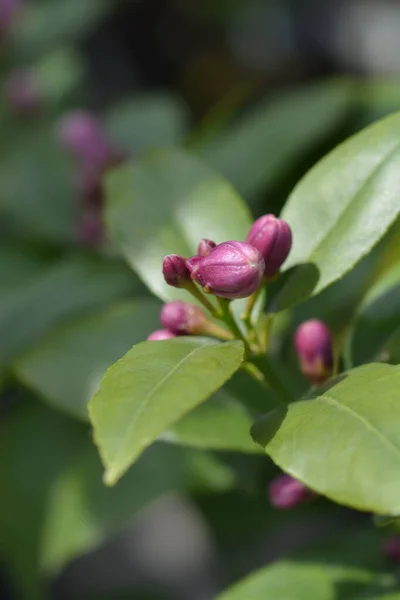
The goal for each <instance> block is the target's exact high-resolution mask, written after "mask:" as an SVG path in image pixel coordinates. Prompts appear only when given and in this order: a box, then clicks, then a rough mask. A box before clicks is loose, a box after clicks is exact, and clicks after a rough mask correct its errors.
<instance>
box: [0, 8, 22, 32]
mask: <svg viewBox="0 0 400 600" xmlns="http://www.w3.org/2000/svg"><path fill="white" fill-rule="evenodd" d="M20 6H21V0H1V1H0V37H3V36H4V35H6V34H7V33H8V30H9V29H10V27H11V24H12V22H13V19H14V17H15V14H16V12H17V11H18V10H19V8H20Z"/></svg>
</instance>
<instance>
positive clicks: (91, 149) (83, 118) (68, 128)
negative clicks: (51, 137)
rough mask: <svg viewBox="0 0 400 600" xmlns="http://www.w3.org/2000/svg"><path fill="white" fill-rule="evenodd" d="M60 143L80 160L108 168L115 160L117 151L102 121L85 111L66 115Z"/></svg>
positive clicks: (62, 123) (60, 132)
mask: <svg viewBox="0 0 400 600" xmlns="http://www.w3.org/2000/svg"><path fill="white" fill-rule="evenodd" d="M58 137H59V141H60V144H61V145H62V146H63V147H64V148H65V149H66V150H68V151H69V152H70V153H71V155H72V156H73V157H74V158H75V159H77V160H78V161H82V162H84V163H85V164H87V165H92V166H94V167H98V168H100V169H101V168H106V167H107V166H109V165H110V164H113V162H114V161H115V151H114V149H113V148H112V147H111V144H110V143H109V140H108V138H107V135H106V133H105V131H104V130H103V127H102V125H101V123H100V121H99V120H98V119H97V118H96V117H95V116H93V115H92V114H90V113H89V112H85V111H77V112H74V113H72V114H70V115H68V116H67V117H65V118H64V119H63V120H62V121H61V123H60V126H59V132H58Z"/></svg>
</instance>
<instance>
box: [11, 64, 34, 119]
mask: <svg viewBox="0 0 400 600" xmlns="http://www.w3.org/2000/svg"><path fill="white" fill-rule="evenodd" d="M4 93H5V97H6V100H7V102H8V104H9V106H10V108H11V110H12V111H13V112H14V113H15V114H16V115H18V116H29V115H32V114H34V113H35V112H37V110H38V108H39V107H40V104H41V93H40V90H39V86H38V82H37V80H36V78H35V77H34V75H33V73H30V72H29V71H22V70H21V71H14V72H13V73H11V75H10V76H9V78H8V79H7V81H6V82H5V88H4Z"/></svg>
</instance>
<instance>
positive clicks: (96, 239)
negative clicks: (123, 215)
mask: <svg viewBox="0 0 400 600" xmlns="http://www.w3.org/2000/svg"><path fill="white" fill-rule="evenodd" d="M76 237H77V241H78V243H79V244H82V246H96V245H97V244H100V243H101V242H102V241H103V237H104V229H103V223H102V220H101V214H100V211H98V210H87V211H85V212H84V213H83V214H82V216H81V220H80V222H79V224H78V229H77V233H76Z"/></svg>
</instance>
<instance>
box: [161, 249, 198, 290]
mask: <svg viewBox="0 0 400 600" xmlns="http://www.w3.org/2000/svg"><path fill="white" fill-rule="evenodd" d="M162 272H163V275H164V279H165V281H166V282H167V283H168V285H172V286H173V287H177V288H181V287H185V284H186V283H187V282H191V279H190V271H189V269H188V267H187V266H186V259H185V258H183V257H182V256H179V255H178V254H169V255H168V256H166V257H165V258H164V260H163V265H162ZM192 285H193V284H192Z"/></svg>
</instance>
